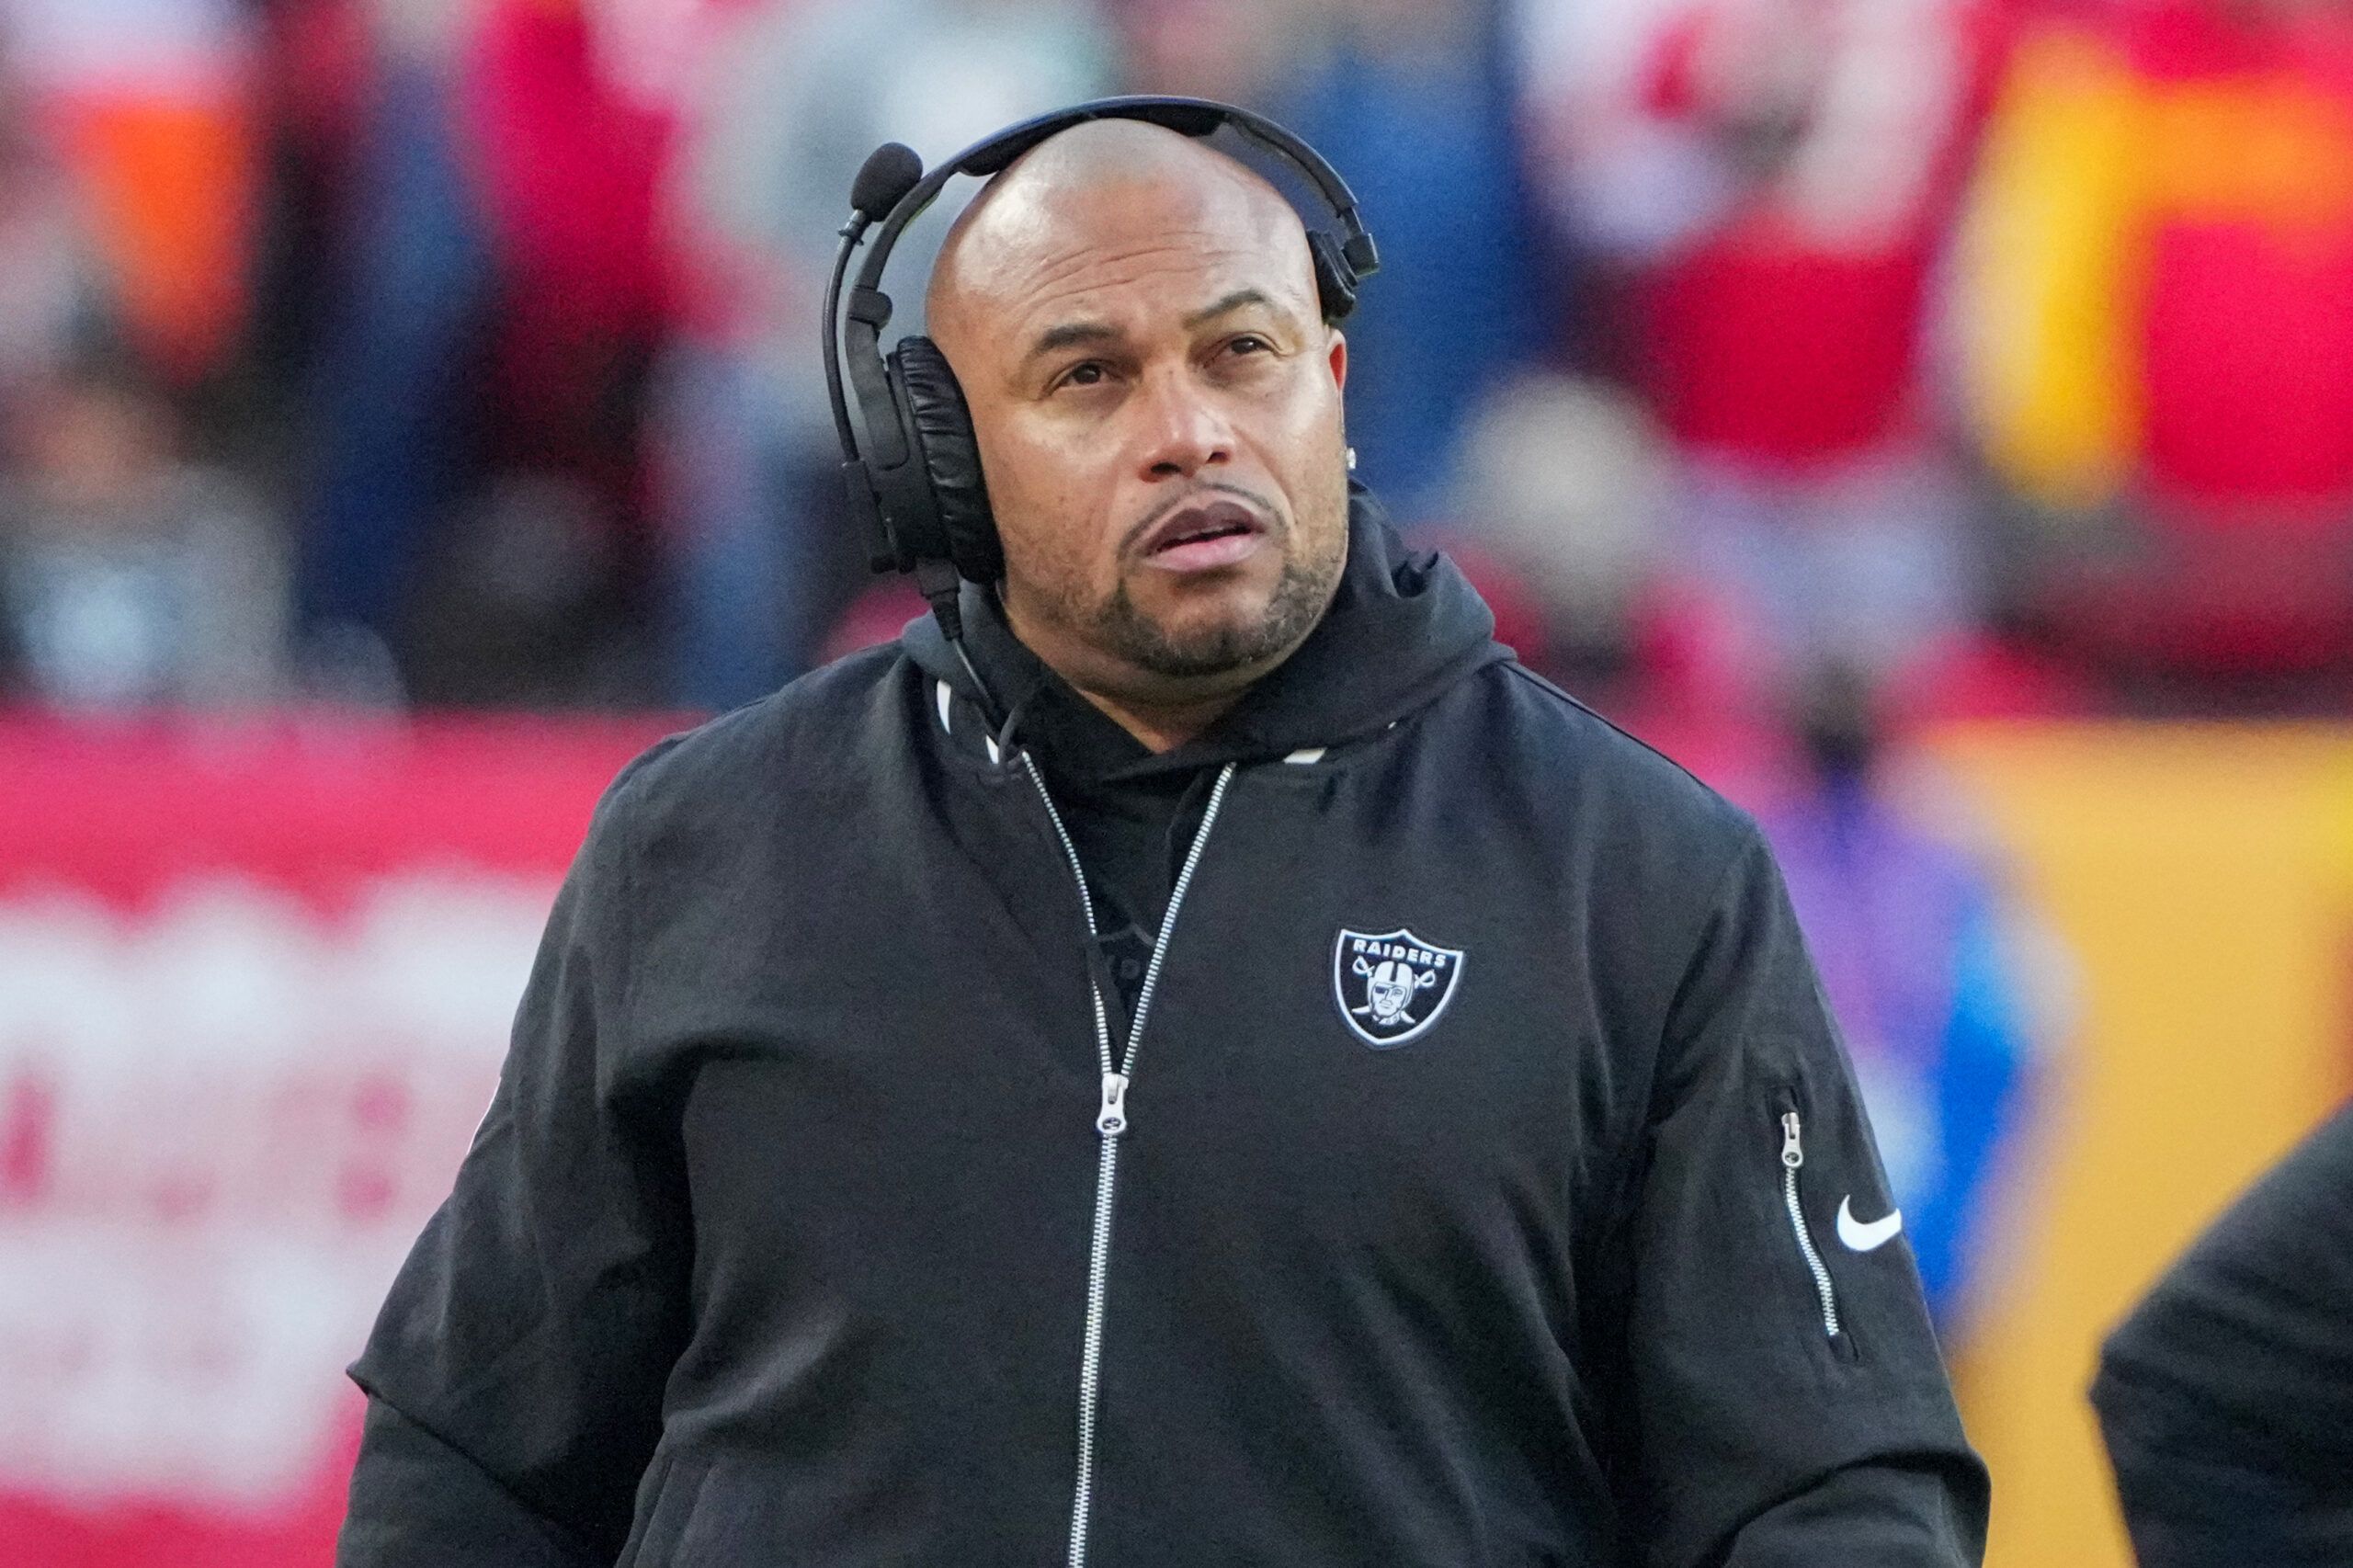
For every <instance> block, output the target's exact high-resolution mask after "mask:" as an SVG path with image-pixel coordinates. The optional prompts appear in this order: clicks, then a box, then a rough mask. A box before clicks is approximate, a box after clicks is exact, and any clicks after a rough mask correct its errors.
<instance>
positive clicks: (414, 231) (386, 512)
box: [296, 0, 492, 701]
mask: <svg viewBox="0 0 2353 1568" xmlns="http://www.w3.org/2000/svg"><path fill="white" fill-rule="evenodd" d="M317 4H319V5H320V6H332V5H334V4H335V0H317ZM465 21H466V11H465V8H464V7H463V6H462V5H461V3H460V0H354V8H353V9H352V10H351V11H349V12H347V14H346V15H345V16H344V17H336V18H327V19H325V20H324V22H323V24H322V25H325V26H333V25H336V24H339V25H341V26H343V27H347V28H352V29H355V30H356V32H357V34H358V40H357V44H356V47H352V48H349V49H347V50H345V51H334V52H331V53H330V55H329V58H333V59H340V60H342V61H344V62H347V64H348V65H349V66H351V67H352V68H353V69H354V70H355V71H356V72H357V74H358V80H357V81H356V82H355V83H353V85H352V88H351V95H352V100H351V101H352V104H353V108H352V109H351V111H350V123H351V131H350V142H349V145H348V151H347V153H346V154H345V163H344V166H346V167H347V169H348V171H349V173H348V181H349V184H348V190H347V199H345V201H344V202H343V203H342V205H341V210H340V211H339V212H338V213H337V214H336V215H335V220H336V228H335V231H334V232H333V233H331V235H330V236H328V241H327V249H328V252H329V259H328V261H327V263H326V266H327V267H328V276H327V278H325V280H324V282H323V284H322V291H323V293H324V296H325V302H324V304H323V305H322V307H321V309H320V312H319V316H318V323H317V327H318V334H319V336H318V340H317V343H316V346H315V349H314V350H313V352H312V353H311V354H310V355H308V356H306V357H307V358H309V360H310V363H309V365H308V367H307V376H306V380H307V381H308V383H309V386H310V389H311V392H310V397H309V399H308V404H309V406H308V408H307V409H306V410H305V412H304V415H303V417H302V421H301V423H302V430H301V437H300V445H301V447H302V448H303V449H304V454H305V455H304V459H303V461H302V464H301V472H298V473H297V475H296V480H297V483H298V484H299V486H300V494H301V496H302V504H301V507H300V509H299V516H300V517H301V525H302V526H301V547H302V549H301V574H300V597H299V604H300V609H301V624H302V636H303V642H304V659H305V662H306V664H307V665H313V666H315V667H316V668H317V669H318V670H319V672H320V679H321V681H322V683H323V684H324V685H325V686H326V687H329V688H331V689H330V694H331V695H335V696H339V697H348V698H357V699H366V700H375V701H397V700H399V699H401V698H402V696H403V695H404V676H403V674H402V673H401V672H400V671H399V668H398V665H397V664H396V653H397V652H399V651H401V650H403V649H404V620H405V619H406V618H407V617H408V616H409V615H410V613H411V606H412V601H413V600H414V598H415V596H416V594H417V592H418V588H419V584H420V582H421V580H422V578H423V576H424V574H425V573H426V570H427V569H428V565H429V553H428V552H429V543H430V540H431V539H432V537H433V534H434V531H435V528H436V527H437V525H438V520H439V519H440V517H442V515H443V512H444V509H445V508H446V507H447V506H449V505H451V503H452V501H453V499H454V498H455V497H456V496H457V495H458V494H460V487H461V486H462V484H463V483H464V482H465V478H466V474H467V465H468V463H469V461H470V460H471V457H472V452H473V450H474V445H473V443H474V438H475V429H476V426H477V425H478V423H479V415H478V411H477V409H476V406H475V404H474V402H473V399H472V388H473V387H474V385H475V383H476V381H478V379H479V377H478V369H479V352H478V340H479V336H480V334H481V332H482V330H483V321H484V317H485V313H486V311H487V301H488V299H489V290H490V287H491V282H492V274H491V260H490V255H489V245H490V241H489V238H488V234H487V232H486V223H485V220H484V217H483V210H482V207H481V204H480V201H479V199H478V197H477V192H476V187H475V185H474V183H473V175H472V171H471V169H470V168H469V165H468V159H469V156H470V154H469V152H468V149H467V147H466V144H465V142H464V141H463V139H462V137H461V135H460V129H459V123H458V119H457V116H458V112H459V111H458V105H459V102H460V98H459V88H460V78H459V75H458V57H459V51H460V44H461V42H462V40H463V37H464V33H463V25H464V23H465Z"/></svg>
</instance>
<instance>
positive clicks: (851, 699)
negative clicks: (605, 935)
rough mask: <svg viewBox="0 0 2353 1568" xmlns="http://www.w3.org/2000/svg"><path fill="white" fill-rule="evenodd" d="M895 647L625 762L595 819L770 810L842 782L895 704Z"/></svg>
mask: <svg viewBox="0 0 2353 1568" xmlns="http://www.w3.org/2000/svg"><path fill="white" fill-rule="evenodd" d="M904 663H905V660H904V655H903V654H902V653H900V651H899V649H898V648H897V646H896V645H895V644H889V643H886V644H883V645H881V646H878V647H873V648H867V649H862V650H860V651H859V652H858V653H850V654H847V655H846V656H845V657H843V658H840V659H836V660H835V661H834V662H833V663H832V664H829V665H823V666H821V667H820V668H818V669H814V670H812V671H810V672H809V673H808V674H807V675H805V676H801V677H800V678H799V679H798V680H795V681H792V682H791V683H790V684H789V685H787V686H784V687H779V689H777V690H775V691H772V692H770V693H768V695H767V696H766V697H763V698H760V699H756V700H755V701H752V702H748V703H746V704H745V705H744V706H743V707H741V708H737V709H734V710H731V711H729V712H726V713H722V714H720V715H718V716H717V717H716V718H713V719H710V720H707V721H705V722H702V723H700V724H698V725H696V726H695V727H694V728H693V729H690V730H683V731H680V732H679V733H676V734H673V735H667V736H665V737H664V738H663V739H661V740H659V741H656V742H654V744H652V745H651V746H648V747H647V748H646V749H645V750H644V751H642V752H641V753H639V754H638V755H637V756H635V757H634V758H632V759H631V761H630V762H629V764H628V765H627V766H625V767H623V768H622V769H621V770H620V773H619V774H618V775H617V776H615V778H614V779H613V782H612V784H611V785H610V786H609V787H608V789H607V790H606V791H605V800H604V804H603V806H602V807H600V812H604V811H612V810H616V809H620V810H627V811H628V812H631V813H632V814H638V813H650V814H655V815H665V814H669V813H672V812H677V811H680V810H685V811H688V812H693V811H696V810H698V809H699V808H702V807H705V806H708V805H710V804H713V803H717V802H722V801H738V802H741V801H747V800H760V799H767V800H773V799H774V798H775V797H776V795H778V794H779V793H780V792H789V791H790V790H794V789H795V788H797V787H801V786H805V785H809V784H812V783H815V782H819V781H821V780H823V779H824V778H840V777H842V776H843V774H844V772H845V771H846V769H845V764H846V763H847V761H848V760H849V759H850V758H852V757H854V756H855V755H856V754H857V753H858V748H859V737H860V736H861V734H863V733H872V729H873V726H874V725H875V724H876V723H877V722H878V720H880V719H881V717H882V716H883V714H884V713H885V712H886V710H889V709H891V708H892V705H893V704H895V703H898V702H900V701H903V700H904V697H903V694H902V693H901V692H900V691H899V689H898V688H899V687H900V685H901V677H902V676H903V675H904V669H903V665H904Z"/></svg>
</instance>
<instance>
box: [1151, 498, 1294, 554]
mask: <svg viewBox="0 0 2353 1568" xmlns="http://www.w3.org/2000/svg"><path fill="white" fill-rule="evenodd" d="M1212 495H1231V496H1233V498H1234V499H1236V500H1239V501H1247V502H1249V503H1250V506H1251V508H1252V510H1254V511H1256V513H1257V514H1258V515H1259V516H1260V517H1264V518H1266V519H1267V532H1268V533H1269V534H1282V533H1286V532H1288V531H1290V518H1289V517H1285V516H1283V512H1282V508H1281V507H1279V506H1276V505H1275V503H1274V502H1273V501H1272V500H1271V499H1270V498H1268V497H1267V496H1264V495H1261V494H1258V493H1257V492H1256V491H1255V490H1249V489H1245V488H1244V487H1243V486H1241V485H1239V484H1232V483H1226V482H1225V481H1223V480H1214V479H1213V480H1211V481H1209V482H1208V483H1202V484H1196V485H1195V486H1193V488H1191V489H1190V490H1188V491H1186V492H1185V493H1184V494H1182V495H1173V496H1171V497H1169V498H1168V499H1167V500H1165V501H1163V502H1162V503H1161V504H1160V505H1159V506H1154V508H1153V509H1152V510H1151V511H1149V512H1147V513H1145V514H1144V515H1143V517H1142V518H1140V519H1138V520H1137V521H1136V522H1134V523H1132V524H1131V525H1130V526H1129V528H1127V530H1126V531H1125V532H1123V533H1122V534H1120V555H1122V556H1127V555H1132V554H1133V553H1135V548H1136V544H1137V542H1138V541H1139V540H1142V538H1143V536H1144V535H1145V534H1147V533H1150V532H1151V531H1152V530H1153V528H1154V527H1155V526H1157V525H1158V524H1159V522H1160V520H1161V519H1162V518H1163V517H1168V516H1169V515H1170V514H1172V513H1176V512H1181V511H1183V510H1184V509H1185V508H1186V507H1188V506H1199V505H1200V504H1201V502H1202V501H1203V500H1204V499H1205V498H1207V497H1209V496H1212Z"/></svg>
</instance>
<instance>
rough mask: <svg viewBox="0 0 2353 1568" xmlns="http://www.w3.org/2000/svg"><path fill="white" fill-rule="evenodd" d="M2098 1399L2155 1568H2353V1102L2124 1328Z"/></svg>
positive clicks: (2105, 1361)
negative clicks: (2351, 1565)
mask: <svg viewBox="0 0 2353 1568" xmlns="http://www.w3.org/2000/svg"><path fill="white" fill-rule="evenodd" d="M2092 1403H2093V1404H2094V1405H2095V1406H2096V1407H2097V1409H2098V1412H2099V1421H2100V1433H2101V1436H2102V1437H2105V1438H2106V1439H2107V1443H2108V1453H2109V1460H2111V1462H2112V1463H2113V1464H2114V1465H2115V1467H2116V1480H2117V1485H2118V1488H2119V1490H2120V1493H2121V1494H2122V1501H2123V1505H2124V1522H2125V1524H2126V1526H2127V1527H2128V1528H2130V1529H2131V1535H2132V1550H2133V1552H2134V1554H2135V1555H2136V1556H2137V1557H2138V1559H2139V1561H2140V1568H2254V1565H2255V1564H2258V1563H2259V1564H2261V1565H2262V1568H2339V1565H2341V1564H2343V1563H2347V1562H2353V1106H2348V1107H2347V1108H2344V1109H2342V1110H2340V1111H2338V1112H2337V1113H2336V1116H2335V1118H2333V1119H2331V1120H2329V1121H2328V1122H2327V1123H2326V1124H2325V1125H2324V1126H2323V1127H2322V1128H2321V1129H2320V1130H2319V1131H2316V1132H2314V1133H2313V1135H2312V1136H2311V1137H2310V1138H2309V1139H2307V1140H2306V1141H2305V1142H2304V1143H2303V1144H2302V1146H2301V1147H2300V1148H2298V1149H2297V1150H2296V1151H2295V1152H2293V1153H2290V1155H2289V1156H2288V1157H2287V1159H2286V1160H2284V1161H2283V1162H2281V1163H2280V1165H2279V1166H2278V1167H2277V1168H2276V1169H2274V1170H2273V1171H2272V1172H2271V1173H2270V1174H2269V1175H2268V1176H2265V1177H2264V1178H2263V1179H2262V1180H2261V1181H2259V1182H2257V1183H2256V1186H2255V1187H2254V1188H2253V1189H2252V1190H2250V1191H2249V1192H2248V1193H2246V1195H2245V1196H2244V1197H2243V1198H2241V1199H2239V1200H2238V1201H2237V1202H2236V1203H2234V1204H2233V1205H2232V1206H2231V1208H2230V1210H2229V1211H2228V1212H2227V1213H2225V1214H2224V1215H2223V1216H2222V1218H2221V1219H2220V1220H2218V1221H2215V1223H2214V1225H2213V1226H2212V1228H2211V1229H2210V1230H2209V1231H2207V1233H2205V1235H2204V1236H2202V1237H2200V1240H2199V1241H2198V1243H2197V1244H2196V1245H2194V1246H2192V1247H2191V1248H2190V1250H2189V1252H2188V1254H2187V1255H2186V1256H2184V1257H2182V1258H2181V1259H2180V1261H2178V1262H2177V1263H2176V1264H2175V1265H2174V1266H2173V1267H2171V1268H2170V1269H2168V1270H2167V1271H2166V1272H2165V1277H2164V1278H2161V1279H2159V1280H2158V1281H2157V1284H2156V1287H2155V1289H2154V1290H2151V1291H2150V1292H2149V1294H2148V1296H2147V1298H2146V1299H2145V1300H2143V1301H2142V1302H2141V1303H2140V1305H2139V1306H2137V1307H2136V1308H2134V1310H2133V1312H2132V1313H2131V1316H2130V1317H2129V1318H2127V1319H2126V1320H2125V1322H2124V1323H2123V1324H2121V1325H2120V1326H2119V1327H2118V1328H2117V1330H2116V1331H2115V1332H2114V1333H2113V1334H2111V1335H2109V1339H2108V1343H2107V1345H2106V1346H2105V1347H2104V1348H2103V1351H2102V1353H2101V1357H2100V1369H2099V1377H2098V1380H2097V1382H2095V1383H2094V1385H2093V1388H2092Z"/></svg>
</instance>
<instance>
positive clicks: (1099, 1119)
mask: <svg viewBox="0 0 2353 1568" xmlns="http://www.w3.org/2000/svg"><path fill="white" fill-rule="evenodd" d="M1127 1130H1128V1075H1127V1074H1125V1073H1106V1074H1103V1108H1102V1109H1101V1110H1099V1111H1097V1113H1096V1115H1095V1131H1097V1132H1100V1133H1101V1134H1103V1136H1104V1137H1106V1138H1117V1137H1118V1136H1119V1135H1120V1133H1122V1132H1125V1131H1127Z"/></svg>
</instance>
